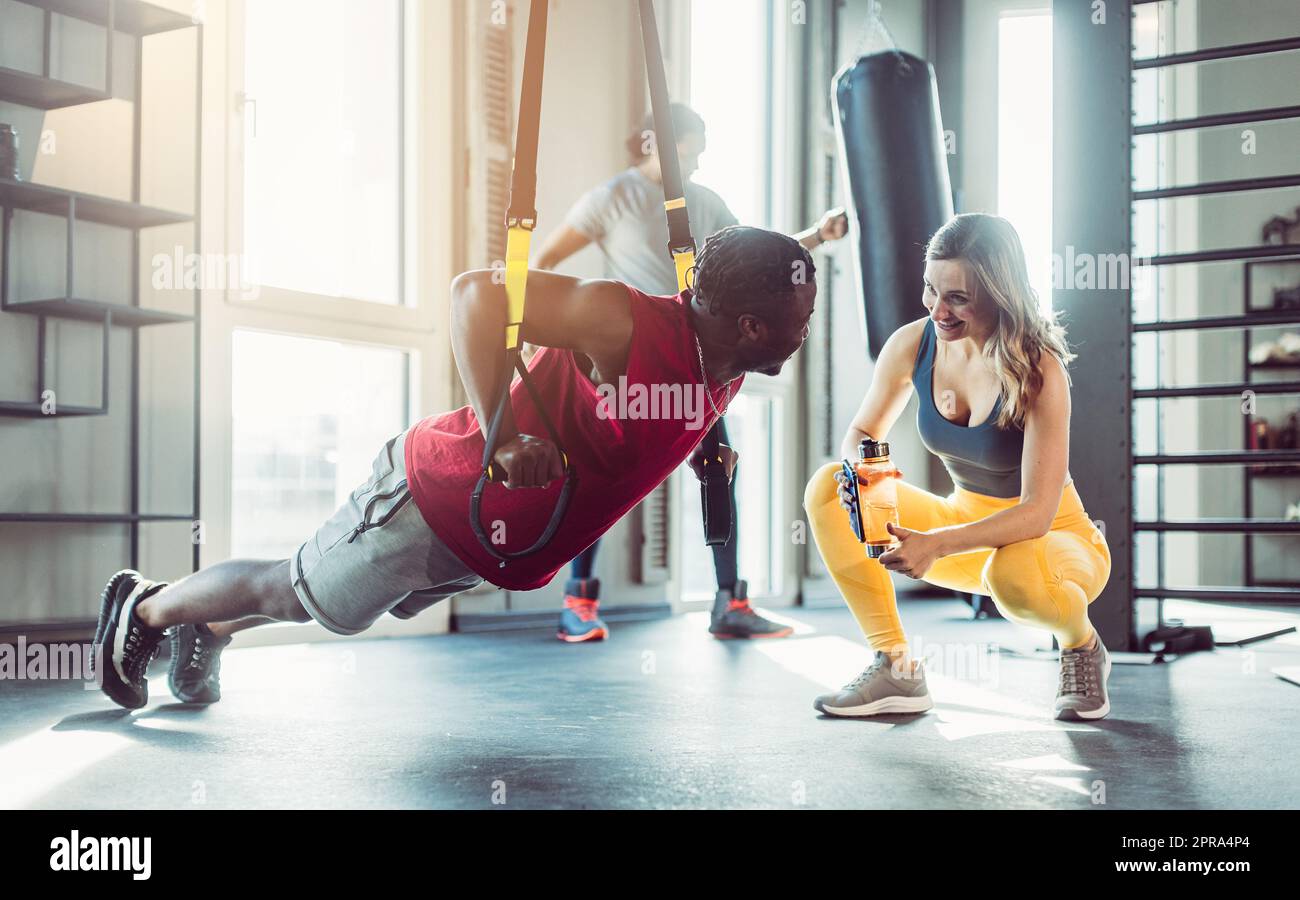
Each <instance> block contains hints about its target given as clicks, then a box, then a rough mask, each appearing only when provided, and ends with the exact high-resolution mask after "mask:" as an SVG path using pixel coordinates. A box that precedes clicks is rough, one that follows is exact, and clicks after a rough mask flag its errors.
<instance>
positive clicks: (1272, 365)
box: [1248, 361, 1300, 369]
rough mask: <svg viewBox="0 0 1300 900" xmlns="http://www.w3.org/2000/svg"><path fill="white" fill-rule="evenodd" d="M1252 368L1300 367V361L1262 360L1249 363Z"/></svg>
mask: <svg viewBox="0 0 1300 900" xmlns="http://www.w3.org/2000/svg"><path fill="white" fill-rule="evenodd" d="M1248 365H1249V366H1250V367H1251V368H1252V369H1300V362H1272V361H1269V362H1262V363H1257V362H1253V363H1249V364H1248Z"/></svg>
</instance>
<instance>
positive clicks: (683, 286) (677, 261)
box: [664, 197, 695, 294]
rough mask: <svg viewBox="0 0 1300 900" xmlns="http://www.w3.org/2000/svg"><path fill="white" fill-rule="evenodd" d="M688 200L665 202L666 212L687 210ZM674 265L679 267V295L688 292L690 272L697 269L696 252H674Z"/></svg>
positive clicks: (680, 198) (679, 199)
mask: <svg viewBox="0 0 1300 900" xmlns="http://www.w3.org/2000/svg"><path fill="white" fill-rule="evenodd" d="M685 208H686V198H685V197H678V198H677V199H675V200H665V201H664V212H672V211H673V210H674V209H685ZM673 265H675V266H676V267H677V293H679V294H680V293H681V292H682V291H684V290H687V289H688V288H689V287H690V286H691V284H690V272H691V269H692V268H694V267H695V252H694V251H693V250H686V251H682V252H680V253H679V252H677V251H674V252H673Z"/></svg>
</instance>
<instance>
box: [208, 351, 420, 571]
mask: <svg viewBox="0 0 1300 900" xmlns="http://www.w3.org/2000/svg"><path fill="white" fill-rule="evenodd" d="M233 338H234V340H233V345H232V346H233V350H234V353H233V359H232V360H231V372H232V376H233V378H232V384H231V418H232V435H233V442H232V443H233V451H234V452H233V455H232V460H231V473H232V474H231V552H232V555H234V556H237V557H238V556H251V557H265V558H280V557H288V556H290V555H292V554H293V552H294V551H295V550H296V549H297V547H298V545H299V544H300V543H301V542H302V541H303V540H305V539H306V538H307V537H309V536H310V535H311V534H312V533H313V532H314V531H315V530H316V528H317V527H318V526H319V525H320V524H321V523H322V522H324V521H325V520H326V519H328V518H329V516H330V515H331V514H332V513H333V512H334V510H335V509H336V508H337V507H338V506H339V504H340V503H342V501H343V500H344V499H345V498H346V497H347V495H348V494H349V493H350V492H351V491H352V490H353V489H354V488H356V487H357V486H358V485H359V484H361V483H362V481H364V480H365V479H366V478H367V477H368V476H369V474H370V467H371V463H372V461H373V460H374V457H375V456H376V455H377V454H378V452H379V449H380V448H381V447H382V446H383V445H384V442H385V441H387V440H388V439H389V438H391V437H392V436H393V435H395V434H397V433H398V432H400V431H401V430H402V429H403V428H404V427H405V426H406V423H407V409H408V403H409V399H408V398H409V387H408V384H409V379H408V369H409V366H408V356H407V354H406V353H403V352H402V351H400V350H393V349H388V348H385V347H366V346H361V345H357V344H346V343H342V342H339V341H324V340H315V339H312V338H305V337H295V336H292V335H283V334H269V333H263V332H257V331H235V333H234V335H233Z"/></svg>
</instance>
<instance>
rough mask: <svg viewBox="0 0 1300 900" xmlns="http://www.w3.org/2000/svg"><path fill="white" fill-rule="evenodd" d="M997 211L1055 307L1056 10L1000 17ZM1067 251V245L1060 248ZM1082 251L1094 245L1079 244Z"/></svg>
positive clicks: (1042, 294) (1046, 304) (1042, 299)
mask: <svg viewBox="0 0 1300 900" xmlns="http://www.w3.org/2000/svg"><path fill="white" fill-rule="evenodd" d="M998 215H1000V216H1003V217H1005V218H1007V219H1010V220H1011V224H1012V225H1014V226H1015V228H1016V232H1017V233H1018V234H1019V235H1020V242H1021V244H1023V245H1024V248H1025V261H1026V263H1027V265H1028V267H1029V282H1030V284H1032V285H1033V287H1034V290H1035V291H1037V293H1038V301H1039V305H1040V307H1041V308H1042V309H1044V310H1050V309H1051V308H1052V16H1051V14H1050V13H1032V14H1028V15H1020V14H1013V15H1006V16H1003V17H1002V19H1000V20H999V21H998ZM1060 249H1061V252H1062V253H1064V252H1065V251H1064V248H1060ZM1078 250H1079V251H1080V252H1084V251H1090V250H1091V248H1078Z"/></svg>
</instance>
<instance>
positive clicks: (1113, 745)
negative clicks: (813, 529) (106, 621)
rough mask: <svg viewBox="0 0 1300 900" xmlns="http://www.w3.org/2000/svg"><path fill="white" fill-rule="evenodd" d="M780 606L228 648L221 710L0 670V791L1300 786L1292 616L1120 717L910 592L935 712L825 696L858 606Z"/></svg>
mask: <svg viewBox="0 0 1300 900" xmlns="http://www.w3.org/2000/svg"><path fill="white" fill-rule="evenodd" d="M1206 609H1208V610H1209V611H1210V613H1211V614H1213V611H1214V610H1215V609H1216V608H1215V607H1206ZM789 612H790V613H791V616H790V617H789V621H792V622H794V623H796V624H797V626H798V630H797V632H796V635H795V636H794V637H793V638H790V639H787V640H780V641H770V642H762V643H752V644H745V645H741V644H737V643H723V642H717V641H714V640H712V639H710V638H709V637H708V636H707V635H706V633H705V628H706V621H705V618H704V615H703V614H688V615H685V616H678V617H675V618H671V619H662V620H657V621H652V622H641V623H626V624H618V625H616V626H615V627H614V635H613V639H612V640H610V641H608V642H606V643H605V644H603V645H588V646H562V645H560V644H559V643H558V642H556V641H555V640H554V638H553V637H552V636H551V635H549V634H548V633H545V632H539V631H520V632H512V633H505V634H503V633H496V634H454V635H450V636H443V637H433V638H404V639H392V640H361V641H349V642H343V643H341V642H324V643H314V644H298V645H289V646H278V647H258V648H250V649H243V650H231V651H230V652H228V653H227V654H226V657H225V660H224V663H225V664H224V667H223V676H224V677H223V683H224V691H225V697H224V699H223V700H222V701H221V702H220V703H219V704H216V705H215V706H212V707H209V708H199V707H186V706H183V705H180V704H176V703H173V702H170V696H169V695H168V694H167V688H166V671H165V663H156V664H155V669H154V671H153V677H152V679H151V683H150V687H151V690H152V692H153V697H154V699H153V700H152V702H151V703H150V705H149V706H148V707H146V708H145V709H144V710H141V711H138V712H134V713H130V712H127V711H125V710H121V709H117V708H115V707H112V706H111V704H110V703H109V702H108V701H107V700H106V699H104V698H103V697H102V696H101V695H99V694H98V693H96V692H90V691H86V690H84V689H83V686H82V685H81V684H80V683H68V682H62V683H59V682H16V681H4V682H0V808H13V807H30V808H125V809H135V808H203V807H210V808H277V807H279V808H372V807H373V808H388V807H402V808H463V809H487V808H493V807H494V805H498V804H504V805H505V806H507V807H510V808H525V809H526V808H567V809H573V808H611V807H614V808H718V807H724V808H746V807H762V808H772V807H775V808H798V807H805V808H890V809H894V808H916V809H950V808H958V809H1000V808H1014V809H1026V808H1034V809H1058V808H1059V809H1087V808H1093V807H1097V808H1113V809H1132V808H1137V809H1149V808H1150V809H1154V808H1169V809H1202V808H1242V807H1247V808H1287V807H1290V808H1295V807H1297V806H1300V782H1298V781H1297V780H1296V778H1295V777H1294V773H1293V772H1291V770H1290V768H1289V767H1286V766H1281V765H1278V758H1277V757H1273V756H1270V755H1268V754H1267V753H1265V752H1261V748H1267V747H1286V746H1290V745H1291V744H1292V743H1293V741H1294V736H1295V735H1296V734H1297V733H1300V708H1298V707H1297V705H1296V703H1295V697H1296V693H1295V692H1296V687H1295V686H1294V685H1291V684H1288V683H1286V682H1284V681H1282V680H1280V679H1279V678H1277V677H1275V676H1274V675H1273V674H1272V673H1271V669H1272V668H1274V667H1276V666H1295V665H1297V664H1300V637H1298V636H1297V635H1295V634H1290V635H1284V636H1282V637H1279V638H1274V639H1271V640H1268V641H1264V642H1261V643H1258V644H1254V645H1252V646H1250V647H1248V648H1245V649H1243V648H1237V647H1220V648H1218V649H1217V650H1215V651H1214V652H1208V653H1196V654H1190V655H1188V656H1185V657H1183V658H1181V659H1178V660H1175V661H1172V662H1170V663H1167V664H1160V665H1139V664H1133V665H1116V666H1115V669H1114V672H1113V674H1112V676H1111V681H1110V686H1111V693H1112V704H1113V712H1112V713H1111V716H1110V717H1109V718H1108V719H1106V720H1104V721H1101V722H1099V723H1097V724H1080V723H1061V722H1056V721H1053V720H1052V719H1051V718H1050V715H1049V712H1050V707H1051V701H1052V697H1053V695H1054V692H1055V688H1056V672H1057V669H1056V664H1055V662H1054V661H1053V660H1051V659H1048V658H1045V657H1043V658H1040V657H1038V656H1036V655H1035V652H1034V651H1035V645H1034V643H1033V642H1034V641H1036V640H1038V639H1037V637H1036V636H1035V635H1033V634H1032V633H1030V632H1026V631H1023V630H1021V629H1019V628H1017V627H1016V626H1014V625H1011V624H1009V623H1007V622H1004V621H1000V620H992V621H979V622H974V621H971V620H970V618H969V613H968V612H967V609H966V607H965V606H964V605H962V604H960V603H958V602H955V601H950V600H913V601H907V602H905V603H904V609H903V614H904V618H905V621H907V623H908V625H909V631H910V633H911V634H913V635H914V636H915V638H916V640H917V642H918V643H919V645H920V647H919V648H918V650H919V652H924V645H925V643H926V642H927V641H933V642H934V643H935V645H936V646H937V645H939V643H940V642H943V644H944V645H945V646H947V647H952V646H958V645H962V646H965V647H968V648H970V652H969V653H968V654H958V655H959V656H960V657H961V658H960V659H958V658H955V657H954V658H951V659H949V660H946V661H945V662H944V665H943V666H942V667H939V666H937V665H935V664H932V665H931V667H930V668H929V680H930V688H931V692H932V693H933V694H934V697H935V702H936V707H935V709H934V710H932V711H931V712H930V713H929V714H927V715H924V716H920V717H912V716H888V717H879V718H876V719H874V720H865V721H864V720H842V719H829V718H823V717H821V716H819V715H818V714H817V713H816V712H815V711H814V710H813V709H812V698H813V697H814V696H815V695H816V694H817V693H820V692H822V691H823V690H826V689H828V688H831V687H836V686H838V685H839V684H841V683H843V682H844V681H847V680H848V679H849V678H850V677H851V676H853V675H854V674H856V673H857V672H858V671H860V669H861V668H862V667H863V665H864V664H865V662H866V661H867V651H866V650H865V648H864V647H863V645H862V643H861V639H860V637H859V634H858V631H857V629H856V627H855V625H854V622H853V620H852V618H851V617H850V616H849V614H848V613H847V612H846V611H843V610H835V609H828V610H807V609H799V610H791V611H789ZM1241 612H1242V611H1241V610H1233V611H1232V612H1227V611H1225V613H1224V614H1225V615H1236V616H1240V614H1241ZM1275 616H1276V618H1281V617H1283V616H1284V614H1275ZM995 644H996V645H999V646H1000V647H1001V648H1002V649H1001V650H1000V651H997V652H992V653H984V652H983V649H984V648H987V647H989V646H991V645H995ZM939 668H944V669H947V670H948V671H947V672H941V671H939V670H938V669H939ZM40 723H43V724H40Z"/></svg>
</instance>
